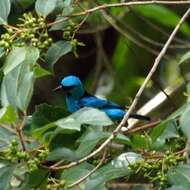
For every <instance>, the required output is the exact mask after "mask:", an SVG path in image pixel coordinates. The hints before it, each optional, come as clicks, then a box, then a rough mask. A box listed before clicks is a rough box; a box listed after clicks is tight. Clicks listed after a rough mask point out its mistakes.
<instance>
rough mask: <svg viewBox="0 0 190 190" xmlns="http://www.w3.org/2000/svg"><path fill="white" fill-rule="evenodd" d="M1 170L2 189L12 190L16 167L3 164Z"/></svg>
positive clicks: (0, 183) (0, 182)
mask: <svg viewBox="0 0 190 190" xmlns="http://www.w3.org/2000/svg"><path fill="white" fill-rule="evenodd" d="M2 164H3V165H1V168H0V179H1V180H0V189H3V190H10V189H11V185H10V181H11V178H12V176H13V171H14V165H11V164H9V163H2Z"/></svg>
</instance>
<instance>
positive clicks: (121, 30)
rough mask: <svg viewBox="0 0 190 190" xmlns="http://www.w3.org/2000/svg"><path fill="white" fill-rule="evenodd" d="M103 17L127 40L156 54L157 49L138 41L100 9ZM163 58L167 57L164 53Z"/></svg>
mask: <svg viewBox="0 0 190 190" xmlns="http://www.w3.org/2000/svg"><path fill="white" fill-rule="evenodd" d="M101 12H102V15H103V16H104V18H105V19H106V20H107V21H108V22H109V23H110V24H111V25H112V26H113V28H115V29H116V30H117V31H118V32H119V33H121V34H122V35H123V36H124V37H125V38H127V39H128V40H129V41H131V42H133V43H134V44H136V45H137V46H139V47H141V48H143V49H145V50H146V51H147V52H149V53H151V54H153V55H158V51H156V50H154V49H153V48H151V47H149V46H147V45H145V44H143V43H141V42H139V40H137V39H136V38H134V37H133V36H132V35H131V34H129V33H128V32H127V31H125V30H123V29H122V28H121V27H119V26H118V24H116V22H115V20H114V18H112V17H111V16H110V15H108V14H107V13H106V12H105V11H104V10H102V11H101ZM165 58H168V56H166V55H165Z"/></svg>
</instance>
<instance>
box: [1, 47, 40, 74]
mask: <svg viewBox="0 0 190 190" xmlns="http://www.w3.org/2000/svg"><path fill="white" fill-rule="evenodd" d="M38 58H39V50H38V49H37V48H34V47H16V48H14V49H13V50H12V51H11V52H10V53H9V55H8V56H7V58H6V61H5V65H4V69H3V71H4V74H5V75H6V74H8V73H9V72H10V71H12V70H13V69H15V68H16V67H17V66H18V65H20V64H22V63H23V62H25V64H30V65H34V64H35V63H36V61H37V59H38Z"/></svg>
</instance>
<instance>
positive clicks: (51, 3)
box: [35, 0, 57, 17]
mask: <svg viewBox="0 0 190 190" xmlns="http://www.w3.org/2000/svg"><path fill="white" fill-rule="evenodd" d="M56 3H57V0H37V1H36V4H35V10H36V12H37V13H38V15H39V16H43V17H46V16H47V15H49V14H50V13H51V12H52V11H53V10H54V9H55V7H56Z"/></svg>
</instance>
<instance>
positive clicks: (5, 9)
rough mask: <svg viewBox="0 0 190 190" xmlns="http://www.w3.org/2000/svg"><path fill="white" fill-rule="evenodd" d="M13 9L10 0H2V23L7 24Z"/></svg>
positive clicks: (0, 21)
mask: <svg viewBox="0 0 190 190" xmlns="http://www.w3.org/2000/svg"><path fill="white" fill-rule="evenodd" d="M10 10H11V3H10V0H1V1H0V24H6V23H7V18H8V16H9V13H10Z"/></svg>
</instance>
